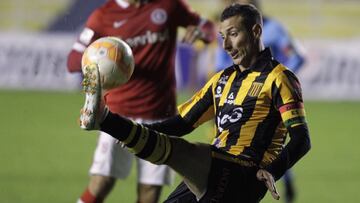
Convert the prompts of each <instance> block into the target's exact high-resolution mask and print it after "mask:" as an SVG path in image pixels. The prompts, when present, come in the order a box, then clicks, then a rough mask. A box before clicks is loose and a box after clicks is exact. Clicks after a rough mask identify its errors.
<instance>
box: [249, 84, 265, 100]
mask: <svg viewBox="0 0 360 203" xmlns="http://www.w3.org/2000/svg"><path fill="white" fill-rule="evenodd" d="M263 85H264V84H263V83H260V82H253V84H252V85H251V87H250V89H249V91H248V95H249V97H257V96H258V95H259V93H260V91H261V88H262V86H263Z"/></svg>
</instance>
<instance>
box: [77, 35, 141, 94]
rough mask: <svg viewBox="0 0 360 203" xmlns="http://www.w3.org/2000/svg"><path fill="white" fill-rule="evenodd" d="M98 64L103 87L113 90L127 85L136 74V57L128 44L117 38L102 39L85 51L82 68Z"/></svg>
mask: <svg viewBox="0 0 360 203" xmlns="http://www.w3.org/2000/svg"><path fill="white" fill-rule="evenodd" d="M93 63H96V64H97V65H98V67H99V72H100V80H101V86H102V88H103V89H104V90H109V89H113V88H115V87H118V86H119V85H122V84H124V83H126V82H127V81H128V80H129V79H130V77H131V75H132V73H133V72H134V57H133V54H132V51H131V48H130V46H129V45H128V44H126V42H124V41H123V40H121V39H120V38H117V37H102V38H99V39H97V40H96V41H94V42H93V43H91V44H90V45H89V46H88V47H87V48H86V49H85V51H84V54H83V56H82V60H81V67H82V70H83V72H84V68H85V67H86V66H88V65H90V64H93Z"/></svg>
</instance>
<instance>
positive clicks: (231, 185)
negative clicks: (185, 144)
mask: <svg viewBox="0 0 360 203" xmlns="http://www.w3.org/2000/svg"><path fill="white" fill-rule="evenodd" d="M258 169H259V168H258V167H257V166H256V164H254V163H253V162H251V161H248V160H245V159H240V158H239V157H234V156H231V155H229V154H227V153H224V152H221V151H218V150H217V149H214V150H213V153H212V161H211V169H210V174H209V181H208V186H207V192H206V194H205V195H204V196H203V197H202V198H201V199H200V201H197V200H196V197H195V195H194V194H193V193H191V192H190V190H189V189H188V188H187V186H186V185H185V184H184V183H181V184H180V185H179V186H178V187H177V188H176V189H175V191H174V192H172V193H171V194H170V196H169V197H168V199H167V200H165V203H185V202H186V203H196V202H200V203H256V202H260V200H261V199H262V198H263V197H264V196H265V193H266V191H267V188H266V186H265V184H264V183H263V182H262V181H258V180H257V178H256V172H257V170H258Z"/></svg>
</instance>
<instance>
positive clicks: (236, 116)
mask: <svg viewBox="0 0 360 203" xmlns="http://www.w3.org/2000/svg"><path fill="white" fill-rule="evenodd" d="M243 111H244V110H243V108H242V107H237V108H234V109H233V111H232V112H231V113H230V114H224V115H221V112H220V114H219V115H218V116H217V118H216V120H217V126H218V130H219V132H220V133H221V132H222V131H223V130H224V126H226V125H228V124H229V123H235V122H237V121H239V120H240V119H241V117H242V114H243Z"/></svg>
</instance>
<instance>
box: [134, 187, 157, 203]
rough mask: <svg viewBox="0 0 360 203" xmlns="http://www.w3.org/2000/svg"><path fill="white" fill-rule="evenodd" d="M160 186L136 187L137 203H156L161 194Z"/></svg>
mask: <svg viewBox="0 0 360 203" xmlns="http://www.w3.org/2000/svg"><path fill="white" fill-rule="evenodd" d="M161 189H162V187H161V186H158V185H147V184H139V185H138V201H137V203H157V202H158V201H159V198H160V194H161Z"/></svg>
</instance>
